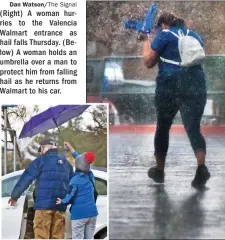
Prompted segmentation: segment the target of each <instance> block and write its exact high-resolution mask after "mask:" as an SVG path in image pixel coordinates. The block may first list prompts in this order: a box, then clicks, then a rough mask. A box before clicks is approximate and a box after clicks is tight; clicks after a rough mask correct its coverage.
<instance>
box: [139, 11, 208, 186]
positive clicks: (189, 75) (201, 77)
mask: <svg viewBox="0 0 225 240" xmlns="http://www.w3.org/2000/svg"><path fill="white" fill-rule="evenodd" d="M157 25H158V27H159V29H160V30H159V32H158V33H157V35H156V36H155V38H154V40H153V41H152V42H150V39H145V42H144V54H143V55H144V63H145V65H146V67H147V68H152V67H154V66H155V65H156V64H157V63H158V67H159V72H158V76H157V79H156V83H157V87H156V95H155V105H156V112H157V129H156V134H155V140H154V145H155V158H156V166H155V167H152V168H150V169H149V171H148V176H149V177H150V178H152V179H153V180H154V181H155V182H158V183H163V182H164V166H165V160H166V155H167V151H168V146H169V130H170V127H171V125H172V121H173V118H174V117H175V115H176V114H177V112H178V111H180V113H181V117H182V120H183V124H184V127H185V130H186V132H187V135H188V137H189V140H190V143H191V146H192V149H193V151H194V153H195V156H196V158H197V164H198V167H197V170H196V175H195V178H194V180H193V181H192V186H193V187H195V188H202V187H203V186H204V185H205V183H206V181H207V180H208V179H209V178H210V173H209V171H208V169H207V167H206V165H205V155H206V143H205V140H204V138H203V136H202V134H201V132H200V122H201V118H202V115H203V112H204V107H205V104H206V97H207V96H206V95H207V91H206V80H205V74H204V72H203V69H202V67H201V65H200V64H197V65H194V66H192V67H181V66H179V65H175V64H172V63H168V62H165V61H162V60H161V59H160V58H163V59H168V60H172V61H175V62H181V58H180V54H179V49H178V38H177V37H176V36H175V35H174V34H172V33H171V32H170V31H172V32H173V33H175V34H178V31H179V32H180V31H182V32H183V34H184V35H186V34H187V26H186V25H185V21H184V20H182V19H179V18H176V17H175V16H174V15H172V14H169V13H164V14H162V15H161V16H160V17H159V19H158V24H157ZM165 29H168V30H170V31H163V30H165ZM188 35H189V36H192V37H194V38H195V39H197V40H198V41H199V43H200V44H201V46H202V47H203V42H202V40H201V38H200V36H199V35H198V34H197V33H195V32H194V31H192V30H189V34H188Z"/></svg>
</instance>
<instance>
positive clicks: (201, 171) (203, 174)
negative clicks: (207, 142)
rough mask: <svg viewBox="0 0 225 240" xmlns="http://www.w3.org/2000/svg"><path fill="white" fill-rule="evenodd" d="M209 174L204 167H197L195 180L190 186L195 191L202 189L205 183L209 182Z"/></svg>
mask: <svg viewBox="0 0 225 240" xmlns="http://www.w3.org/2000/svg"><path fill="white" fill-rule="evenodd" d="M209 178H210V173H209V171H208V168H207V167H206V166H205V164H204V165H202V166H199V167H198V168H197V170H196V174H195V178H194V180H193V181H192V182H191V186H192V187H194V188H196V189H203V188H204V186H205V184H206V181H207V180H209Z"/></svg>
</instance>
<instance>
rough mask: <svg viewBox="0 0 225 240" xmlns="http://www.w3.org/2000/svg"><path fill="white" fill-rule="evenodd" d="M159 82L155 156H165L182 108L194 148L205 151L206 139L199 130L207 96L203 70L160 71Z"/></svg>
mask: <svg viewBox="0 0 225 240" xmlns="http://www.w3.org/2000/svg"><path fill="white" fill-rule="evenodd" d="M156 82H157V87H156V95H155V105H156V112H157V130H156V134H155V142H154V143H155V155H156V156H162V157H165V156H166V154H167V151H168V146H169V130H170V127H171V125H172V121H173V119H174V117H175V115H176V114H177V112H178V111H179V110H180V113H181V117H182V121H183V124H184V127H185V130H186V132H187V135H188V137H189V140H190V142H191V146H192V149H193V151H194V152H195V153H197V152H206V144H205V140H204V138H203V136H202V134H201V132H200V122H201V118H202V115H203V112H204V108H205V104H206V95H207V91H206V81H205V74H204V72H203V70H202V69H201V68H196V67H193V68H188V69H186V70H183V71H181V72H179V73H176V74H173V75H170V76H168V75H165V74H159V76H158V77H157V79H156Z"/></svg>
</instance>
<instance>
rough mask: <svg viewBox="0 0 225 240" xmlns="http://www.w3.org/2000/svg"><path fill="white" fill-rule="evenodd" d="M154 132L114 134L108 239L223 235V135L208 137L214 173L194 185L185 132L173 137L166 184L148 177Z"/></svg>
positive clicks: (222, 236)
mask: <svg viewBox="0 0 225 240" xmlns="http://www.w3.org/2000/svg"><path fill="white" fill-rule="evenodd" d="M153 139H154V135H153V134H139V135H135V134H110V140H109V143H110V144H109V147H110V163H109V164H110V171H109V196H110V199H109V239H203V238H206V239H219V238H220V239H221V238H222V239H225V136H206V143H207V166H208V168H209V171H210V173H211V178H210V180H209V181H208V182H207V189H206V190H205V191H204V192H197V191H196V190H195V189H193V188H192V187H191V181H192V179H193V178H194V175H195V171H196V160H195V157H194V154H193V152H192V149H191V147H190V144H189V141H188V138H187V137H186V136H185V135H181V136H178V135H177V136H176V135H172V136H171V137H170V147H169V152H168V158H167V163H166V168H165V172H166V176H165V184H163V185H159V184H154V183H153V181H152V180H151V179H149V178H148V177H147V170H148V168H149V167H150V166H153V165H154V163H155V161H154V155H153V153H154V146H153Z"/></svg>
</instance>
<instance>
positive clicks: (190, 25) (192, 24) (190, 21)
mask: <svg viewBox="0 0 225 240" xmlns="http://www.w3.org/2000/svg"><path fill="white" fill-rule="evenodd" d="M185 25H186V28H188V29H192V28H193V27H194V22H193V21H192V20H186V21H185Z"/></svg>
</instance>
